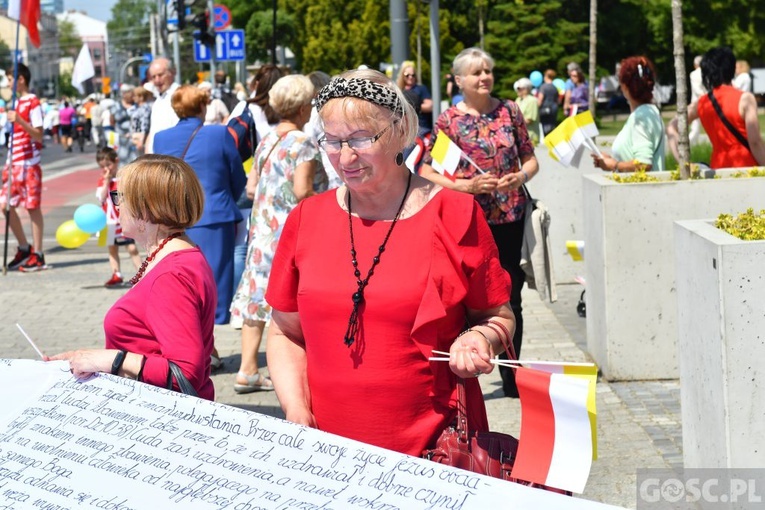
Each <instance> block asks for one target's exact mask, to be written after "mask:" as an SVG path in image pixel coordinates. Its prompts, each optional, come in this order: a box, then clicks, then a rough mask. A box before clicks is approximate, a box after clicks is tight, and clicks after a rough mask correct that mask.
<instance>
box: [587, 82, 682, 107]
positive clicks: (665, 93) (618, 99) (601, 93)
mask: <svg viewBox="0 0 765 510" xmlns="http://www.w3.org/2000/svg"><path fill="white" fill-rule="evenodd" d="M674 92H675V87H674V86H673V85H660V84H658V83H657V84H656V85H655V86H654V88H653V98H654V101H655V102H656V104H657V105H658V106H659V107H661V106H663V105H665V104H668V103H670V102H671V101H672V98H673V95H674ZM595 100H596V101H597V102H598V104H600V105H604V106H605V108H606V110H621V109H628V108H629V106H628V105H627V100H626V99H625V98H624V96H623V95H622V91H621V87H620V86H619V79H618V78H617V77H616V76H615V75H610V76H604V77H603V78H601V79H600V82H599V83H598V85H597V86H596V87H595Z"/></svg>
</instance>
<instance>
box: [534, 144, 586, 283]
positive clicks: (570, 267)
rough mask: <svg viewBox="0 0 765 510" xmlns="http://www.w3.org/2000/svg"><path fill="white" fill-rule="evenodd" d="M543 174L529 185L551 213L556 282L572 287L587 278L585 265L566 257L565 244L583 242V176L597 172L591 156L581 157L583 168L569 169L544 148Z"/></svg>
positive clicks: (539, 154)
mask: <svg viewBox="0 0 765 510" xmlns="http://www.w3.org/2000/svg"><path fill="white" fill-rule="evenodd" d="M536 156H537V159H538V160H539V166H540V169H541V170H540V172H539V173H538V174H537V176H536V177H534V179H532V180H531V182H529V185H528V188H529V192H530V193H531V196H532V197H534V198H538V199H540V200H542V202H544V204H545V205H546V206H547V208H548V210H549V211H550V217H551V218H552V221H551V222H550V243H551V246H552V251H553V269H554V270H555V282H556V283H559V284H566V283H573V282H574V279H575V277H576V276H578V275H582V276H583V275H584V264H583V263H582V262H575V261H574V260H572V259H571V257H570V256H569V255H567V254H566V241H576V240H582V239H584V228H583V226H582V176H583V175H585V174H591V173H593V172H596V171H598V170H597V169H596V168H595V167H594V166H593V165H592V162H591V160H590V157H589V154H585V155H583V156H582V163H581V165H580V168H577V167H570V168H566V167H564V166H563V165H561V164H560V163H557V162H556V161H554V160H553V159H552V158H551V157H550V156H549V154H548V153H547V148H546V147H544V146H540V147H537V149H536Z"/></svg>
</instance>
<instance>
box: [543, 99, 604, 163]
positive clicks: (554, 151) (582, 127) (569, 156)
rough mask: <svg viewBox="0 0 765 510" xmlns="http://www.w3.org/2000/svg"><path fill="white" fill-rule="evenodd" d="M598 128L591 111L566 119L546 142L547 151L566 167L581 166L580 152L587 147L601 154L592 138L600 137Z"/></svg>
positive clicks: (549, 135) (551, 133)
mask: <svg viewBox="0 0 765 510" xmlns="http://www.w3.org/2000/svg"><path fill="white" fill-rule="evenodd" d="M598 134H599V132H598V127H597V126H596V125H595V120H594V119H593V118H592V114H591V113H590V112H589V111H584V112H582V113H579V114H577V115H575V116H573V117H566V119H565V120H564V121H563V122H561V123H560V124H559V125H558V127H556V128H555V129H553V130H552V131H551V132H550V133H549V134H548V135H547V136H546V137H545V140H544V143H545V145H546V146H547V150H548V151H549V153H550V156H552V158H553V159H555V160H557V161H560V162H561V163H562V164H563V165H565V166H579V165H578V161H579V156H580V155H581V153H580V152H579V151H580V150H581V149H582V147H586V148H588V149H590V150H591V151H593V152H595V153H596V154H600V151H599V150H598V148H597V146H596V145H595V142H593V141H592V137H595V136H598Z"/></svg>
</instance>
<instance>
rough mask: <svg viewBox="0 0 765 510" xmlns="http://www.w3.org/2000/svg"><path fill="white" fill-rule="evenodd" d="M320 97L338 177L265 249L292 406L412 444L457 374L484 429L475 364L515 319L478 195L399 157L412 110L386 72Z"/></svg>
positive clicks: (400, 447)
mask: <svg viewBox="0 0 765 510" xmlns="http://www.w3.org/2000/svg"><path fill="white" fill-rule="evenodd" d="M316 106H317V108H318V110H319V113H320V115H321V118H322V121H323V124H324V130H325V137H324V138H323V139H321V140H320V141H319V144H320V146H321V147H322V149H323V150H324V151H326V153H327V155H328V156H329V159H330V161H331V162H332V165H333V166H334V168H336V169H337V170H338V173H339V174H340V176H341V178H342V180H343V182H344V183H345V184H344V186H341V187H340V188H338V189H337V190H333V191H331V192H327V193H323V194H321V195H318V196H314V197H310V198H308V199H306V200H304V201H303V202H301V203H300V204H298V206H297V207H296V208H295V209H294V210H293V211H292V213H291V214H290V216H289V218H288V219H287V222H286V224H285V226H284V231H283V232H282V235H281V238H280V240H279V246H278V248H277V250H276V254H275V257H274V262H273V266H272V270H271V279H270V281H269V285H268V290H267V292H266V300H267V301H268V303H269V304H270V305H271V306H272V308H273V315H272V322H271V326H270V327H269V332H268V348H267V354H268V364H269V367H270V368H269V370H270V373H271V378H272V380H273V383H274V387H275V389H276V393H277V396H278V397H279V401H280V403H281V406H282V408H283V410H284V412H285V414H286V417H287V419H288V420H290V421H293V422H296V423H301V424H304V425H308V426H312V427H317V428H319V429H321V430H325V431H328V432H332V433H335V434H339V435H341V436H345V437H349V438H352V439H356V440H359V441H362V442H365V443H369V444H374V445H377V446H381V447H383V448H388V449H392V450H396V451H399V452H403V453H407V454H410V455H420V454H421V453H422V451H423V450H424V449H426V448H432V447H433V446H434V445H435V442H436V439H437V438H438V436H439V435H440V434H441V432H442V431H443V430H444V428H446V427H447V426H448V425H450V424H451V422H452V421H453V420H454V417H455V416H456V410H455V402H456V381H457V376H459V377H464V378H468V379H467V391H468V395H469V398H468V401H469V402H471V404H474V405H472V406H471V409H469V410H468V412H469V414H470V423H471V424H473V425H475V427H476V429H478V430H481V429H483V430H486V429H487V428H488V424H487V419H486V410H485V407H484V405H483V397H482V395H481V389H480V386H479V384H478V381H477V379H476V377H477V376H478V375H480V374H482V373H489V372H491V371H492V369H493V368H494V365H492V364H491V363H490V360H491V358H492V357H494V356H495V354H499V353H500V352H502V351H503V345H504V344H506V343H507V341H508V340H509V337H511V336H512V331H513V329H514V320H513V314H512V312H511V311H510V309H509V307H508V304H507V303H508V299H509V293H508V291H509V286H510V285H509V278H508V276H507V273H506V272H505V271H504V270H503V269H502V268H501V266H500V263H499V258H498V254H497V249H496V246H495V245H494V241H493V239H492V236H491V232H490V230H489V228H488V225H487V224H486V220H485V219H484V216H483V212H482V210H481V208H480V206H478V205H477V204H476V203H475V201H474V200H473V199H472V197H471V196H469V195H466V194H462V193H457V192H454V191H452V190H449V189H445V188H443V187H441V186H439V185H436V184H433V183H431V182H430V181H427V180H425V179H423V178H421V177H419V176H416V175H412V174H411V173H410V172H409V171H408V170H407V168H406V167H405V166H404V164H403V163H404V158H403V154H402V151H403V149H404V148H405V147H407V146H409V145H411V144H412V143H413V141H414V138H415V135H416V132H417V116H416V113H415V112H414V109H413V108H412V107H411V106H410V105H409V104H408V103H407V101H406V99H405V98H404V96H403V93H402V92H401V91H400V89H398V88H397V87H396V86H395V85H394V84H393V82H392V81H391V80H390V79H388V78H387V77H386V76H385V75H383V74H381V73H378V72H377V71H371V70H363V71H349V72H346V73H344V74H343V75H341V76H340V77H338V78H335V79H334V80H332V82H330V84H329V85H327V86H326V87H324V88H323V89H322V90H321V92H320V93H319V95H318V96H317V99H316ZM433 350H441V351H449V353H450V362H449V363H448V364H446V363H439V362H430V361H428V357H429V356H432V351H433Z"/></svg>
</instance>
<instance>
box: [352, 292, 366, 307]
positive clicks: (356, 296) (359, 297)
mask: <svg viewBox="0 0 765 510" xmlns="http://www.w3.org/2000/svg"><path fill="white" fill-rule="evenodd" d="M362 301H364V292H363V291H360V290H359V291H356V292H354V293H353V304H355V305H358V304H359V303H361V302H362Z"/></svg>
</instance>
